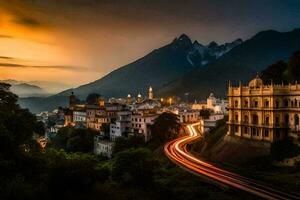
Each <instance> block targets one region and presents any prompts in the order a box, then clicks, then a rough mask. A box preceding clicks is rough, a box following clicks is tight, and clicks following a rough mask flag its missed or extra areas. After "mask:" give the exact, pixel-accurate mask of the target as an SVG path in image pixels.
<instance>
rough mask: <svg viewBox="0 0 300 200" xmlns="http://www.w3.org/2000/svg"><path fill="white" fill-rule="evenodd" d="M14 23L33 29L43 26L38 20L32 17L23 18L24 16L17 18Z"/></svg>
mask: <svg viewBox="0 0 300 200" xmlns="http://www.w3.org/2000/svg"><path fill="white" fill-rule="evenodd" d="M14 22H15V23H17V24H20V25H23V26H28V27H31V28H35V27H40V26H41V23H40V22H39V21H38V20H36V19H34V18H32V17H27V16H22V15H18V16H16V19H15V20H14Z"/></svg>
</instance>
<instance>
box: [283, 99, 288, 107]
mask: <svg viewBox="0 0 300 200" xmlns="http://www.w3.org/2000/svg"><path fill="white" fill-rule="evenodd" d="M284 106H285V107H289V101H288V100H287V99H286V100H284Z"/></svg>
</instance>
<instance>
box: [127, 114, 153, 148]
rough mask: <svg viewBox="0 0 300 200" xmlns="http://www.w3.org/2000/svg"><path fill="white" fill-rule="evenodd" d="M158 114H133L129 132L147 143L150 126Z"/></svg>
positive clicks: (149, 137) (149, 135) (149, 136)
mask: <svg viewBox="0 0 300 200" xmlns="http://www.w3.org/2000/svg"><path fill="white" fill-rule="evenodd" d="M157 116H158V114H156V113H151V112H147V111H145V112H143V111H139V112H134V113H132V115H131V126H130V128H131V132H132V133H135V134H138V135H141V136H143V137H144V140H145V141H146V142H147V141H149V140H150V139H151V128H150V127H151V125H153V123H154V120H155V119H156V117H157Z"/></svg>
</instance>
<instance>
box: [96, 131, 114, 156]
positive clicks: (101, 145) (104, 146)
mask: <svg viewBox="0 0 300 200" xmlns="http://www.w3.org/2000/svg"><path fill="white" fill-rule="evenodd" d="M112 145H113V143H112V142H110V141H107V140H103V139H102V137H101V136H95V138H94V153H95V154H96V155H102V156H105V157H108V158H111V155H112Z"/></svg>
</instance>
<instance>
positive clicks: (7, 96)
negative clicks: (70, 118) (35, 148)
mask: <svg viewBox="0 0 300 200" xmlns="http://www.w3.org/2000/svg"><path fill="white" fill-rule="evenodd" d="M9 88H10V85H9V84H5V83H0V154H2V155H3V156H4V155H7V156H9V157H11V156H12V155H14V154H15V153H18V151H19V150H22V151H23V150H24V148H25V147H26V148H27V150H29V149H28V148H29V146H30V145H29V146H28V145H27V144H30V143H31V141H32V136H33V134H38V135H43V134H44V131H45V130H44V127H43V124H42V123H41V122H38V121H37V120H36V117H35V116H34V115H33V114H31V113H30V112H29V111H28V110H27V109H22V108H20V106H19V105H18V104H17V100H18V96H17V95H15V94H13V93H12V92H10V91H9Z"/></svg>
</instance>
